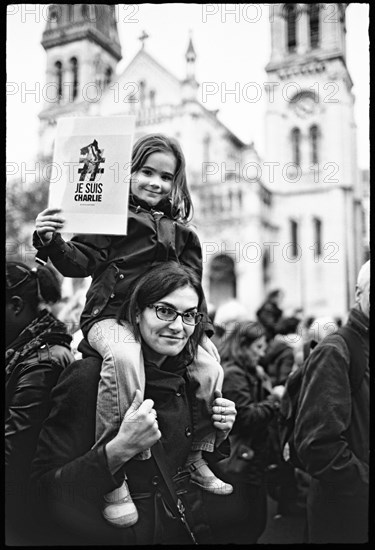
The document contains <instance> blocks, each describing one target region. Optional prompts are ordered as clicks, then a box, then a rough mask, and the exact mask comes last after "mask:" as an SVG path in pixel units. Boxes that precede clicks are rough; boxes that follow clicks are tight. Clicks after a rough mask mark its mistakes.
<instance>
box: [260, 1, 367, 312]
mask: <svg viewBox="0 0 375 550" xmlns="http://www.w3.org/2000/svg"><path fill="white" fill-rule="evenodd" d="M346 7H347V4H274V5H271V7H270V9H271V10H272V11H271V13H270V20H271V42H272V43H271V46H272V52H271V58H270V61H269V63H268V65H267V66H266V72H267V76H268V78H267V84H266V90H267V112H266V121H265V122H266V160H267V161H268V163H269V164H271V165H272V171H270V170H269V171H268V176H269V177H268V181H267V184H268V187H269V189H270V190H271V191H272V193H273V195H274V197H275V202H274V204H275V212H274V219H273V221H274V223H275V224H276V225H277V227H278V241H279V242H278V244H276V245H275V259H274V265H273V266H272V271H273V277H272V278H273V280H274V281H275V284H276V285H277V286H280V287H283V288H284V289H285V290H286V291H287V293H288V294H291V293H292V294H293V299H291V300H290V303H292V302H294V303H293V305H294V306H299V307H303V308H304V310H305V312H306V314H313V315H314V314H315V315H323V314H332V315H337V316H340V317H343V316H345V314H346V312H347V310H348V308H349V307H350V306H351V305H352V303H353V295H354V287H355V279H356V274H357V272H358V269H359V266H360V264H361V263H362V262H363V240H362V229H360V230H358V229H357V228H361V222H360V218H361V211H360V210H361V207H360V188H359V177H358V175H359V174H358V166H357V154H356V124H355V121H354V110H353V106H354V96H353V93H352V91H351V90H352V86H353V83H352V80H351V77H350V74H349V71H348V68H347V66H346V51H345V48H346V43H345V34H346V28H345V10H346ZM268 168H269V167H268ZM278 253H279V254H278ZM292 289H293V290H292Z"/></svg>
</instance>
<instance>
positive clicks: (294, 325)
mask: <svg viewBox="0 0 375 550" xmlns="http://www.w3.org/2000/svg"><path fill="white" fill-rule="evenodd" d="M299 324H300V320H299V319H298V318H297V317H285V318H284V319H281V320H280V321H279V322H278V323H277V324H276V327H275V332H276V334H281V335H283V336H286V335H288V334H294V333H296V332H297V330H298V326H299Z"/></svg>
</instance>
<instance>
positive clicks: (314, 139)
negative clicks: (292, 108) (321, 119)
mask: <svg viewBox="0 0 375 550" xmlns="http://www.w3.org/2000/svg"><path fill="white" fill-rule="evenodd" d="M309 138H310V161H311V163H312V164H317V163H318V162H319V152H318V141H319V128H318V127H317V126H316V124H314V125H313V126H311V127H310V131H309Z"/></svg>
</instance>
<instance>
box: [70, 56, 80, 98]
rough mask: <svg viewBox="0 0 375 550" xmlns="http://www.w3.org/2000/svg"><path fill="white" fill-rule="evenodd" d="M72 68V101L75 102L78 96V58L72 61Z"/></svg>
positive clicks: (73, 58)
mask: <svg viewBox="0 0 375 550" xmlns="http://www.w3.org/2000/svg"><path fill="white" fill-rule="evenodd" d="M70 68H71V71H72V83H73V89H72V101H74V100H75V99H76V97H77V95H78V61H77V58H76V57H72V58H71V59H70Z"/></svg>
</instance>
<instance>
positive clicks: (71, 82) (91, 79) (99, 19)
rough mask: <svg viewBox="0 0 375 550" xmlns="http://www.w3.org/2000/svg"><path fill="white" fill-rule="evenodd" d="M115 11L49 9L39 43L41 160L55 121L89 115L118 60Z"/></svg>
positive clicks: (58, 6)
mask: <svg viewBox="0 0 375 550" xmlns="http://www.w3.org/2000/svg"><path fill="white" fill-rule="evenodd" d="M115 9H116V6H115V5H110V4H51V6H50V8H49V12H48V21H47V24H46V28H45V31H44V33H43V37H42V46H43V48H44V49H45V51H46V54H47V63H46V84H45V86H44V88H43V89H44V93H43V99H44V105H43V109H42V111H41V113H40V114H39V118H40V155H39V156H40V160H42V161H43V160H49V159H50V157H51V154H52V149H53V139H54V126H55V124H56V119H57V118H58V117H60V116H72V115H85V114H89V112H90V114H93V113H92V111H93V108H94V106H95V104H97V103H98V102H99V101H100V99H101V95H102V93H103V91H104V89H105V88H106V87H107V86H108V85H110V83H111V81H112V79H113V77H114V75H115V70H116V65H117V63H118V62H119V60H120V59H121V46H120V40H119V36H118V31H117V22H116V12H115Z"/></svg>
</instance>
